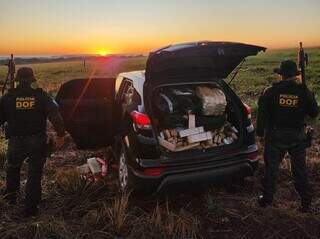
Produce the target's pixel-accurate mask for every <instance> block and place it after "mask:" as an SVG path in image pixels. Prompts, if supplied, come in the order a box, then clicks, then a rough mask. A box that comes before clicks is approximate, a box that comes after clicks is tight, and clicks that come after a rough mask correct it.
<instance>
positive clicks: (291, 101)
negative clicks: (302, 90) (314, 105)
mask: <svg viewBox="0 0 320 239" xmlns="http://www.w3.org/2000/svg"><path fill="white" fill-rule="evenodd" d="M279 105H280V106H282V107H294V108H296V107H298V105H299V96H297V95H284V94H281V95H280V97H279Z"/></svg>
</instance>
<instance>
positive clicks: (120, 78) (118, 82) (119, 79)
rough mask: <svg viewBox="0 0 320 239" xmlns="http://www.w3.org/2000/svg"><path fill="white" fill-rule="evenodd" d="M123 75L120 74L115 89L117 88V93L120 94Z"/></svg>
mask: <svg viewBox="0 0 320 239" xmlns="http://www.w3.org/2000/svg"><path fill="white" fill-rule="evenodd" d="M122 80H123V77H122V76H118V77H117V79H116V86H115V90H116V92H115V93H116V94H118V92H119V90H120V86H121V83H122Z"/></svg>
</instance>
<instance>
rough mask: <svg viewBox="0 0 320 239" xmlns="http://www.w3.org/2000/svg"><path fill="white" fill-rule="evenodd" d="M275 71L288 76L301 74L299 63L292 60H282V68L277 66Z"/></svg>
mask: <svg viewBox="0 0 320 239" xmlns="http://www.w3.org/2000/svg"><path fill="white" fill-rule="evenodd" d="M273 71H274V73H277V74H279V75H282V76H287V77H293V76H297V75H300V71H298V67H297V64H296V63H295V62H294V61H291V60H286V61H283V62H281V64H280V68H275V69H274V70H273Z"/></svg>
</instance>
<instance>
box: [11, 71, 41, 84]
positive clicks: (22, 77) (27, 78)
mask: <svg viewBox="0 0 320 239" xmlns="http://www.w3.org/2000/svg"><path fill="white" fill-rule="evenodd" d="M16 81H18V82H22V81H23V82H29V83H32V82H35V81H36V78H35V77H34V74H33V70H32V68H30V67H21V68H20V69H19V70H18V71H17V75H16Z"/></svg>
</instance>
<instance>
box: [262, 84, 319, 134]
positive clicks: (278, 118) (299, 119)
mask: <svg viewBox="0 0 320 239" xmlns="http://www.w3.org/2000/svg"><path fill="white" fill-rule="evenodd" d="M258 106H259V109H258V119H257V135H258V136H260V137H263V136H264V130H265V129H270V128H277V129H280V130H302V129H303V128H304V119H305V116H307V115H308V116H310V117H312V118H314V117H317V115H318V113H319V107H318V104H317V101H316V100H315V98H314V95H313V94H312V93H311V92H310V91H309V90H308V88H307V87H306V86H305V85H302V84H299V83H297V82H296V81H295V79H288V80H282V81H280V82H278V83H275V84H274V85H273V86H272V87H270V88H268V89H266V90H265V92H264V93H263V95H262V96H261V97H260V98H259V102H258Z"/></svg>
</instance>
